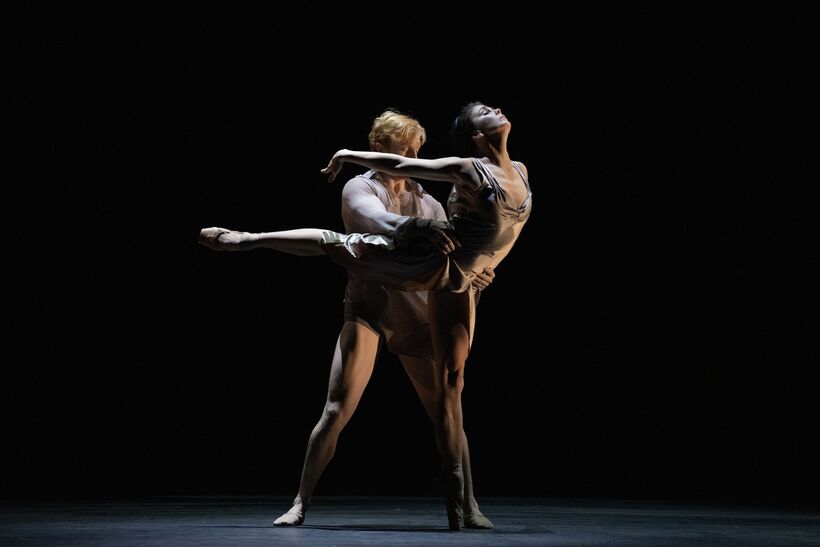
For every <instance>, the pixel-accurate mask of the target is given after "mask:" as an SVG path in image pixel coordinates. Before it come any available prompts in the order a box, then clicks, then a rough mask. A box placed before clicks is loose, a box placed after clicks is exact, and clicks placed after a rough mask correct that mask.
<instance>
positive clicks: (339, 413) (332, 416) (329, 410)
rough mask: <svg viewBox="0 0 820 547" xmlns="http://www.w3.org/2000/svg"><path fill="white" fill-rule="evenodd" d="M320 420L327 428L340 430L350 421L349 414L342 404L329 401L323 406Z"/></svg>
mask: <svg viewBox="0 0 820 547" xmlns="http://www.w3.org/2000/svg"><path fill="white" fill-rule="evenodd" d="M322 418H323V421H324V422H325V423H326V424H327V426H328V427H329V428H331V429H332V428H342V427H344V425H345V424H346V423H347V421H348V420H349V419H350V412H348V410H347V408H346V407H345V405H344V403H342V402H340V401H330V402H328V403H327V404H326V405H325V411H324V413H323V416H322Z"/></svg>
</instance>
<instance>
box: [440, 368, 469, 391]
mask: <svg viewBox="0 0 820 547" xmlns="http://www.w3.org/2000/svg"><path fill="white" fill-rule="evenodd" d="M445 385H446V388H447V389H446V390H447V391H449V392H451V393H454V394H460V393H461V392H462V391H463V390H464V369H463V368H457V369H455V370H448V371H447V377H446V383H445Z"/></svg>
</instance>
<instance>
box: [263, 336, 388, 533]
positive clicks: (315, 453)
mask: <svg viewBox="0 0 820 547" xmlns="http://www.w3.org/2000/svg"><path fill="white" fill-rule="evenodd" d="M378 349H379V335H377V334H376V333H375V332H373V331H372V330H370V329H369V328H367V327H365V326H364V325H361V324H359V323H356V322H353V321H347V322H346V323H345V324H344V326H343V327H342V332H341V334H339V340H338V341H337V342H336V351H335V352H334V354H333V365H332V366H331V369H330V379H329V381H328V393H327V402H326V403H325V408H324V410H323V411H322V417H321V418H320V419H319V422H318V423H317V424H316V426H315V427H314V428H313V431H312V432H311V434H310V440H308V446H307V452H306V454H305V463H304V465H303V466H302V479H301V481H300V483H299V493H298V494H297V495H296V498H295V499H294V500H293V507H291V508H290V509H289V510H288V512H287V513H285V514H284V515H282V516H280V517H279V518H277V519H276V520H275V521H273V525H274V526H298V525H300V524H302V522H304V520H305V513H306V511H307V507H308V504H309V503H310V497H311V495H312V494H313V490H314V488H315V487H316V483H317V482H318V480H319V477H320V476H321V475H322V472H323V471H324V470H325V467H327V464H328V462H330V460H331V458H332V457H333V454H334V452H335V451H336V442H337V441H338V439H339V434H340V433H341V432H342V429H344V427H345V425H346V424H347V422H348V420H350V418H351V416H353V413H354V412H355V411H356V407H357V406H358V404H359V401H360V400H361V397H362V393H363V392H364V388H365V387H366V386H367V382H368V381H370V376H371V374H372V373H373V365H374V363H375V362H376V356H377V354H378Z"/></svg>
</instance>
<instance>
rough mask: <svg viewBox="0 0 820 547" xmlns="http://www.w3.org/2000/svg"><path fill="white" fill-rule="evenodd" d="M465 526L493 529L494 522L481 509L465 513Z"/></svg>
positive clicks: (475, 528) (476, 528) (477, 528)
mask: <svg viewBox="0 0 820 547" xmlns="http://www.w3.org/2000/svg"><path fill="white" fill-rule="evenodd" d="M464 527H465V528H472V529H474V530H492V529H493V523H492V522H491V521H490V519H488V518H487V517H485V516H484V514H483V513H482V512H481V511H471V512H465V513H464Z"/></svg>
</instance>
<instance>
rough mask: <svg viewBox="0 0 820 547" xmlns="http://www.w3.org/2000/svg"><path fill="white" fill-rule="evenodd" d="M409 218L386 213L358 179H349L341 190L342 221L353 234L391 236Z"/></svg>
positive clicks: (379, 202) (378, 200) (377, 199)
mask: <svg viewBox="0 0 820 547" xmlns="http://www.w3.org/2000/svg"><path fill="white" fill-rule="evenodd" d="M410 218H411V217H409V216H404V215H397V214H395V213H391V212H390V211H388V210H387V208H386V207H385V206H384V203H382V201H381V200H380V199H379V198H378V197H377V196H376V195H375V194H374V193H373V191H372V190H371V189H370V188H369V187H368V185H367V184H366V183H365V182H364V181H363V180H361V179H359V178H353V179H351V180H350V181H348V182H347V184H345V187H344V188H343V189H342V220H344V223H345V226H348V227H349V228H350V230H351V231H353V232H362V233H370V234H388V235H392V234H393V233H394V232H395V231H396V229H397V228H398V227H399V226H401V225H402V224H404V223H405V222H407V221H408V220H410Z"/></svg>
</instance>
